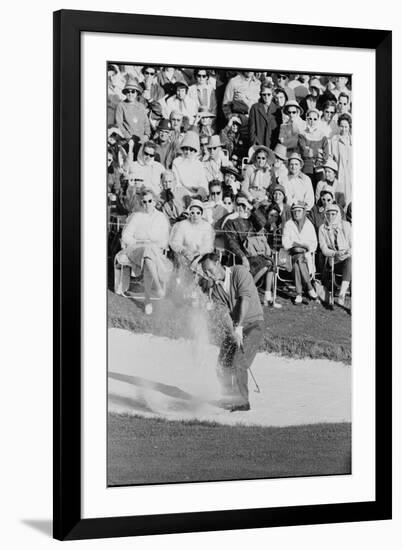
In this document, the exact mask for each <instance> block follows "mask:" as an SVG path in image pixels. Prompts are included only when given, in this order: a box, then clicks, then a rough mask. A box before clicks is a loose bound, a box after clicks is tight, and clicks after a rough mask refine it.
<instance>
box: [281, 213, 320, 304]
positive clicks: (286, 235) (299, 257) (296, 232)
mask: <svg viewBox="0 0 402 550" xmlns="http://www.w3.org/2000/svg"><path fill="white" fill-rule="evenodd" d="M291 215H292V219H290V220H288V221H287V222H286V223H285V227H284V228H283V235H282V244H283V247H284V248H285V250H288V251H289V253H290V255H291V258H292V266H293V276H294V281H295V286H296V297H295V301H294V303H295V304H301V303H302V301H303V298H302V293H303V286H305V287H306V288H307V292H308V295H309V296H310V298H311V299H313V300H317V298H318V297H317V293H316V291H315V290H314V288H313V285H312V284H311V278H312V276H313V275H314V252H315V251H316V249H317V236H316V232H315V229H314V226H313V224H312V223H311V222H310V220H309V219H307V218H306V205H305V204H304V203H303V202H296V203H294V204H293V205H292V209H291Z"/></svg>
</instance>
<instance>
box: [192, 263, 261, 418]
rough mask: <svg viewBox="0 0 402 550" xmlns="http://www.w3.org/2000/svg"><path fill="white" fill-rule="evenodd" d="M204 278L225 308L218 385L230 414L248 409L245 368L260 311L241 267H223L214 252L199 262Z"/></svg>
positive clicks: (252, 349)
mask: <svg viewBox="0 0 402 550" xmlns="http://www.w3.org/2000/svg"><path fill="white" fill-rule="evenodd" d="M200 265H201V267H202V269H203V271H204V273H205V275H206V276H207V277H208V278H209V279H211V280H212V281H213V287H212V291H211V297H212V299H213V300H214V301H216V302H218V303H220V304H221V305H223V306H224V307H225V308H226V309H227V315H226V317H225V321H226V328H227V332H226V335H225V337H224V339H223V342H222V345H221V349H220V352H219V358H218V376H219V378H220V381H221V383H222V387H223V394H224V399H223V401H222V403H221V404H222V407H223V408H224V409H227V410H229V411H231V412H234V411H248V410H250V402H249V396H248V369H249V368H250V367H251V365H252V363H253V361H254V359H255V356H256V354H257V351H258V348H259V345H260V343H261V340H262V337H263V319H264V316H263V311H262V307H261V303H260V298H259V296H258V291H257V288H256V286H255V284H254V281H253V278H252V276H251V274H250V272H249V271H248V269H246V268H245V267H243V266H242V265H235V266H233V267H223V266H222V265H221V263H220V262H219V260H218V256H217V255H216V254H214V253H210V254H206V255H205V256H203V257H202V258H201V260H200Z"/></svg>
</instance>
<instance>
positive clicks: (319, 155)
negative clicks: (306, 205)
mask: <svg viewBox="0 0 402 550" xmlns="http://www.w3.org/2000/svg"><path fill="white" fill-rule="evenodd" d="M320 117H321V113H320V111H318V110H317V109H309V110H308V111H307V116H306V121H307V124H306V128H305V130H304V131H303V132H301V133H300V134H299V139H298V145H299V150H300V153H301V156H302V158H303V161H304V167H303V172H304V173H305V174H307V175H308V176H309V177H310V178H311V181H312V184H313V187H314V189H315V188H316V186H317V183H318V181H320V180H321V179H323V172H324V171H323V168H322V165H323V164H324V163H325V162H326V160H327V159H328V155H329V144H328V138H327V137H326V136H325V134H324V132H323V130H322V128H321V127H320Z"/></svg>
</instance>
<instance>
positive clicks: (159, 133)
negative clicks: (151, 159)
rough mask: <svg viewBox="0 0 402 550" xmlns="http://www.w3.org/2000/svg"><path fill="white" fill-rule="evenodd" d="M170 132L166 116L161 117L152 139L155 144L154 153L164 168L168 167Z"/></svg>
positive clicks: (170, 128)
mask: <svg viewBox="0 0 402 550" xmlns="http://www.w3.org/2000/svg"><path fill="white" fill-rule="evenodd" d="M171 133H172V126H171V124H170V122H169V120H167V119H166V118H163V119H162V120H161V121H160V122H159V124H158V128H157V130H156V133H155V136H154V141H155V144H156V150H155V152H156V155H157V158H158V160H159V162H160V163H161V164H162V165H163V166H164V168H168V166H167V158H168V155H169V151H170V150H171V141H170V135H171Z"/></svg>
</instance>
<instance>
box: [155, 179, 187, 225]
mask: <svg viewBox="0 0 402 550" xmlns="http://www.w3.org/2000/svg"><path fill="white" fill-rule="evenodd" d="M161 186H162V192H161V195H160V200H159V202H158V208H159V210H161V211H162V212H163V213H164V214H165V215H166V217H167V218H168V220H169V222H170V224H171V225H173V224H174V223H176V221H177V220H178V219H179V218H180V217H181V215H182V213H183V199H182V197H181V194H180V190H181V189H182V188H180V187H177V186H176V180H175V177H174V173H173V172H172V171H171V170H166V171H165V172H163V174H162V176H161Z"/></svg>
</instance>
